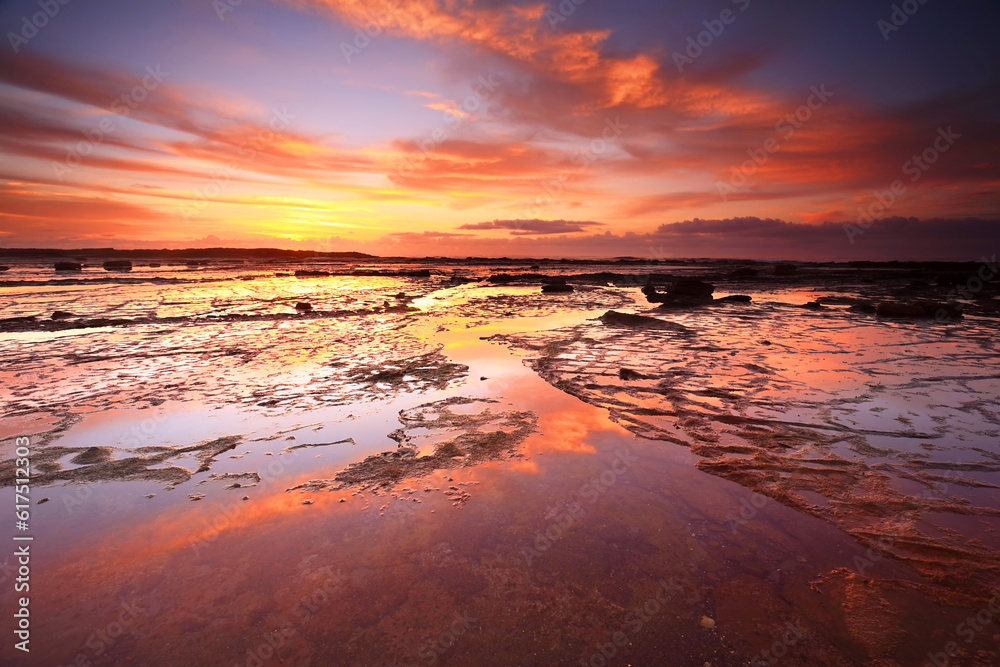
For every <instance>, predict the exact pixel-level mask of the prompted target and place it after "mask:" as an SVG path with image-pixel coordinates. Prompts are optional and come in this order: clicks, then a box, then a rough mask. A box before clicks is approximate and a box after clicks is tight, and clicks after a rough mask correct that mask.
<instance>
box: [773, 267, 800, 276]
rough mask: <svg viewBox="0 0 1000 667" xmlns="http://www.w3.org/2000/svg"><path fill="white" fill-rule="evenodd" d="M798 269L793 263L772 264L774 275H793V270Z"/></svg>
mask: <svg viewBox="0 0 1000 667" xmlns="http://www.w3.org/2000/svg"><path fill="white" fill-rule="evenodd" d="M798 270H799V267H797V266H795V265H794V264H775V265H774V275H776V276H794V275H795V272H796V271H798Z"/></svg>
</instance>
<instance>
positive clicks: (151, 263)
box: [149, 262, 160, 269]
mask: <svg viewBox="0 0 1000 667" xmlns="http://www.w3.org/2000/svg"><path fill="white" fill-rule="evenodd" d="M149 268H151V269H158V268H160V263H159V262H150V263H149Z"/></svg>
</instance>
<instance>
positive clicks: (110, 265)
mask: <svg viewBox="0 0 1000 667" xmlns="http://www.w3.org/2000/svg"><path fill="white" fill-rule="evenodd" d="M104 270H105V271H131V270H132V262H130V261H128V260H127V259H110V260H108V261H106V262H104Z"/></svg>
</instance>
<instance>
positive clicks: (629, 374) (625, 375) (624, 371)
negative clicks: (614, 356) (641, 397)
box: [618, 368, 649, 382]
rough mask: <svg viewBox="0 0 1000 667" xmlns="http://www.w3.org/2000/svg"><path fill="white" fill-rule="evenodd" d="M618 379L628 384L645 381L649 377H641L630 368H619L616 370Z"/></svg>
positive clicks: (640, 374)
mask: <svg viewBox="0 0 1000 667" xmlns="http://www.w3.org/2000/svg"><path fill="white" fill-rule="evenodd" d="M618 377H619V378H621V379H622V380H625V381H626V382H629V381H631V380H645V379H647V378H648V377H649V376H648V375H643V374H642V373H640V372H638V371H634V370H632V369H631V368H621V369H619V370H618Z"/></svg>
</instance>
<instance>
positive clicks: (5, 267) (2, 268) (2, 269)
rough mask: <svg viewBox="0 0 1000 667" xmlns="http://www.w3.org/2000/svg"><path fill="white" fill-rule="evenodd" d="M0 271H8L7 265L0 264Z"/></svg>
mask: <svg viewBox="0 0 1000 667" xmlns="http://www.w3.org/2000/svg"><path fill="white" fill-rule="evenodd" d="M0 271H10V267H9V266H0Z"/></svg>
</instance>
